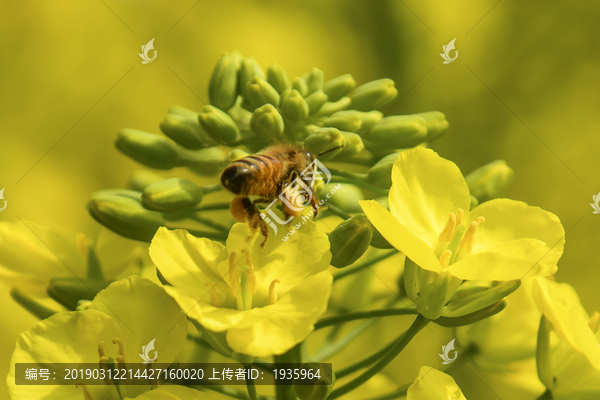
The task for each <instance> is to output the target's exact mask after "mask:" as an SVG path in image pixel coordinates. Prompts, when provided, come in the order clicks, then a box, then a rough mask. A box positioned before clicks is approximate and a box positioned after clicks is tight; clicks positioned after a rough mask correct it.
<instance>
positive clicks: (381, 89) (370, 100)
mask: <svg viewBox="0 0 600 400" xmlns="http://www.w3.org/2000/svg"><path fill="white" fill-rule="evenodd" d="M397 94H398V91H397V90H396V88H395V87H394V81H393V80H391V79H387V78H385V79H378V80H376V81H371V82H368V83H365V84H364V85H361V86H359V87H357V88H356V90H355V91H354V93H352V96H351V97H352V108H353V109H355V110H358V111H371V110H375V109H378V108H380V107H383V106H384V105H386V104H387V103H389V102H390V101H392V100H394V98H395V97H396V95H397Z"/></svg>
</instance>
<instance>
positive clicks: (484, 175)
mask: <svg viewBox="0 0 600 400" xmlns="http://www.w3.org/2000/svg"><path fill="white" fill-rule="evenodd" d="M512 177H513V170H512V169H511V168H510V167H509V166H508V165H506V161H504V160H496V161H492V162H491V163H489V164H486V165H484V166H483V167H479V168H477V169H476V170H475V171H473V172H471V173H470V174H469V175H467V176H466V177H465V180H466V181H467V185H469V191H470V192H471V195H473V196H475V197H476V198H477V200H479V202H480V203H483V202H484V201H488V200H491V199H493V198H496V197H498V196H499V195H500V194H501V193H502V192H503V191H504V190H505V189H506V188H507V187H508V185H509V184H510V182H511V180H512Z"/></svg>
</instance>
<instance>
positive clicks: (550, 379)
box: [535, 314, 554, 390]
mask: <svg viewBox="0 0 600 400" xmlns="http://www.w3.org/2000/svg"><path fill="white" fill-rule="evenodd" d="M551 333H552V323H551V322H550V320H548V318H546V316H545V315H544V314H542V317H541V318H540V327H539V329H538V334H537V346H536V351H535V359H536V365H537V373H538V378H539V379H540V382H542V383H543V384H544V386H546V387H547V388H548V389H550V390H552V389H553V388H554V374H553V371H552V352H551V347H552V345H551V342H550V334H551Z"/></svg>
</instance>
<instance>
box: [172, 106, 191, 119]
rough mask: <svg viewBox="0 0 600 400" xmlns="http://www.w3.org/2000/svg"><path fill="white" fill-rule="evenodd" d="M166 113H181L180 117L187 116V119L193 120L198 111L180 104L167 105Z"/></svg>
mask: <svg viewBox="0 0 600 400" xmlns="http://www.w3.org/2000/svg"><path fill="white" fill-rule="evenodd" d="M167 114H177V115H181V116H182V117H188V118H189V119H191V120H194V121H195V120H197V119H198V113H197V112H196V111H193V110H190V109H189V108H185V107H181V106H171V107H169V109H168V110H167Z"/></svg>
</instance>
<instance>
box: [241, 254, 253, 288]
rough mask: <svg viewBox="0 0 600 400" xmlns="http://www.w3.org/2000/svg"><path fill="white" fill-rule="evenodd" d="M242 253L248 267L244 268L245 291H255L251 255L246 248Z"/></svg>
mask: <svg viewBox="0 0 600 400" xmlns="http://www.w3.org/2000/svg"><path fill="white" fill-rule="evenodd" d="M242 253H244V254H245V255H246V265H247V266H248V267H249V268H248V269H247V270H246V278H247V280H246V288H245V289H246V291H247V292H248V293H250V294H254V293H256V275H255V274H254V264H252V257H251V256H250V252H249V251H248V250H246V249H243V250H242Z"/></svg>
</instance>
